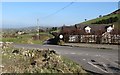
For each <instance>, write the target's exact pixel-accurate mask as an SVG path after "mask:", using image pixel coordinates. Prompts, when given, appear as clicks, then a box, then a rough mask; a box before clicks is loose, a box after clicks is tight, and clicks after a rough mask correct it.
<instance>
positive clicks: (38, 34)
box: [37, 19, 40, 40]
mask: <svg viewBox="0 0 120 75" xmlns="http://www.w3.org/2000/svg"><path fill="white" fill-rule="evenodd" d="M37 26H38V33H37V36H38V40H39V39H40V38H39V37H40V33H39V19H37Z"/></svg>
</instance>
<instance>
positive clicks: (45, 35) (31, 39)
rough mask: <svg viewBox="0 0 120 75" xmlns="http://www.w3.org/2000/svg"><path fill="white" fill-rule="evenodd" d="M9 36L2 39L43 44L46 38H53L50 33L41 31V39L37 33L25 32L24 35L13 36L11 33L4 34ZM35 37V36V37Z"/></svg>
mask: <svg viewBox="0 0 120 75" xmlns="http://www.w3.org/2000/svg"><path fill="white" fill-rule="evenodd" d="M4 35H6V36H7V37H3V38H2V39H1V40H0V41H3V42H13V43H22V44H43V43H44V41H45V40H48V39H50V38H52V37H53V36H52V35H51V34H49V33H45V32H41V33H40V37H39V39H37V36H35V34H23V35H18V34H17V35H14V36H12V37H9V36H11V35H10V34H3V36H4ZM34 37H35V38H34Z"/></svg>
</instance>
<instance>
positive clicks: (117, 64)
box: [101, 56, 118, 66]
mask: <svg viewBox="0 0 120 75" xmlns="http://www.w3.org/2000/svg"><path fill="white" fill-rule="evenodd" d="M101 57H102V58H103V59H105V60H107V61H109V62H111V63H113V64H115V65H117V66H118V64H117V63H115V62H112V61H110V60H109V59H106V58H105V57H103V56H101Z"/></svg>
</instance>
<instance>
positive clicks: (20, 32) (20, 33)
mask: <svg viewBox="0 0 120 75" xmlns="http://www.w3.org/2000/svg"><path fill="white" fill-rule="evenodd" d="M16 33H17V34H19V35H22V34H25V32H23V31H17V32H16Z"/></svg>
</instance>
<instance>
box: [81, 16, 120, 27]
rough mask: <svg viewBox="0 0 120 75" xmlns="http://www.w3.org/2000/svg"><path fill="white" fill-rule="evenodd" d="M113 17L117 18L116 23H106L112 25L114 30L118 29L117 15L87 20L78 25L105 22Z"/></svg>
mask: <svg viewBox="0 0 120 75" xmlns="http://www.w3.org/2000/svg"><path fill="white" fill-rule="evenodd" d="M115 17H117V18H118V19H119V20H118V21H117V22H113V23H108V24H114V25H115V28H120V25H119V23H118V22H119V21H120V15H118V14H112V15H107V16H103V17H100V18H95V19H92V20H88V21H85V22H82V23H80V24H92V23H96V22H100V21H102V20H107V19H110V18H115ZM101 24H104V23H101ZM95 25H96V24H95ZM98 25H99V24H98Z"/></svg>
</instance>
